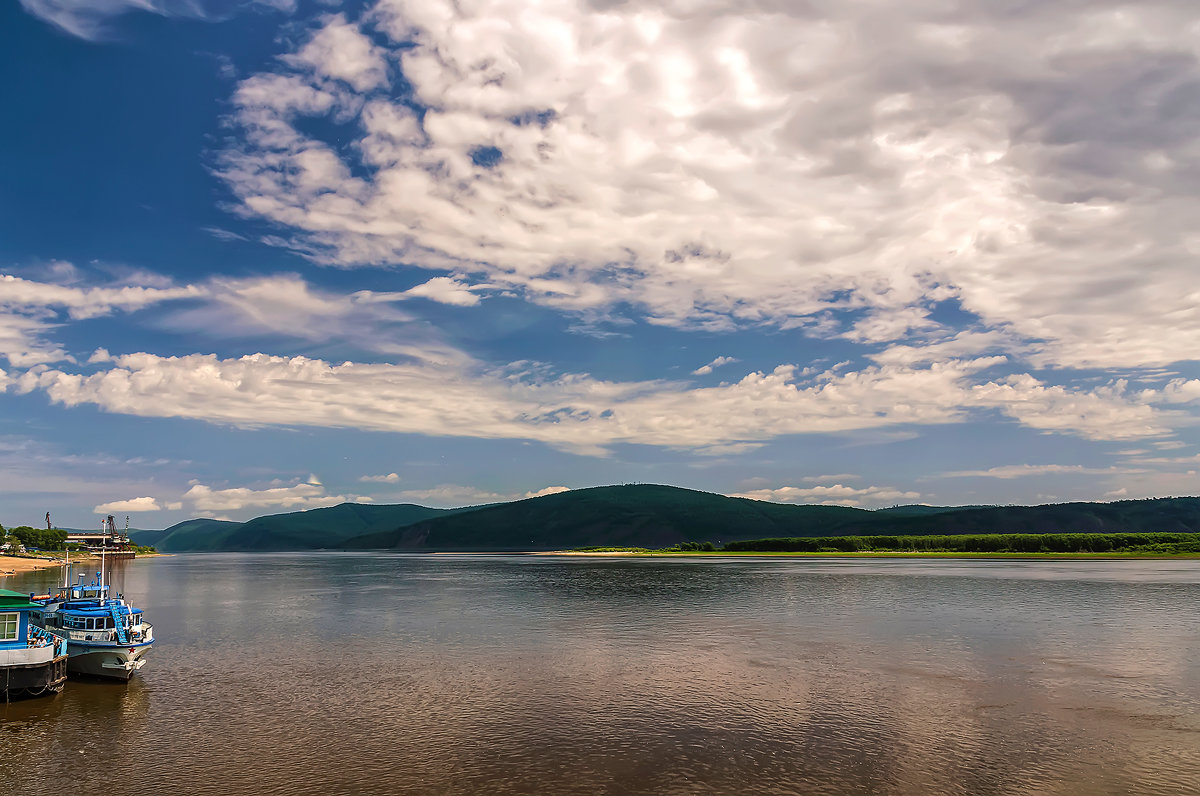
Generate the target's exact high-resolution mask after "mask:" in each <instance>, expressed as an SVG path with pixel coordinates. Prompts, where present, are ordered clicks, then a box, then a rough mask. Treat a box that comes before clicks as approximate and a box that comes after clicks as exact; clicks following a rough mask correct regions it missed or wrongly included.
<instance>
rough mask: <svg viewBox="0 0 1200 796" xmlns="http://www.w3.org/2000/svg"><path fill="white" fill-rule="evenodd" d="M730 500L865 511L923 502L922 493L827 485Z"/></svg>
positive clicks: (759, 492) (747, 494)
mask: <svg viewBox="0 0 1200 796" xmlns="http://www.w3.org/2000/svg"><path fill="white" fill-rule="evenodd" d="M730 497H741V498H750V499H751V500H766V501H770V502H772V503H817V504H821V505H829V506H858V507H864V508H871V507H878V506H885V505H894V504H896V503H911V502H913V501H915V500H920V499H921V493H920V492H909V491H905V490H902V489H896V488H894V487H883V486H866V487H862V488H856V487H850V486H844V485H842V484H829V485H825V486H813V487H798V486H781V487H777V488H775V489H752V490H750V491H748V492H739V493H736V494H731V495H730Z"/></svg>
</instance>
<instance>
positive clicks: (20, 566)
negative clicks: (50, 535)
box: [0, 555, 63, 576]
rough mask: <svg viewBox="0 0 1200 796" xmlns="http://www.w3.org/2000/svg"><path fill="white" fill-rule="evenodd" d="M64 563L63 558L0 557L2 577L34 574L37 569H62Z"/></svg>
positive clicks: (0, 574)
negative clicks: (27, 573) (25, 573)
mask: <svg viewBox="0 0 1200 796" xmlns="http://www.w3.org/2000/svg"><path fill="white" fill-rule="evenodd" d="M62 562H63V560H62V559H61V558H41V557H33V556H3V555H0V576H3V575H17V574H20V573H22V572H33V571H34V570H37V569H50V568H51V567H61V566H62Z"/></svg>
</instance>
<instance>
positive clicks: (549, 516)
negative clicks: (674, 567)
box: [346, 484, 871, 550]
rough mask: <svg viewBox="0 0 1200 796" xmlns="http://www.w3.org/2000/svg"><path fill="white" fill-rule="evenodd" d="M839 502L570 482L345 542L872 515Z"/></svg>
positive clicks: (822, 529) (651, 535)
mask: <svg viewBox="0 0 1200 796" xmlns="http://www.w3.org/2000/svg"><path fill="white" fill-rule="evenodd" d="M870 516H871V512H869V511H866V510H864V509H854V508H846V507H843V506H794V505H789V504H784V503H766V502H764V501H761V500H747V499H745V498H731V497H725V496H723V495H714V494H712V493H709V492H696V491H694V490H691V489H680V488H678V487H673V486H656V485H648V484H637V485H628V486H605V487H593V488H591V489H575V490H572V491H570V492H560V493H558V494H556V495H547V496H545V497H538V498H529V499H528V500H518V501H516V502H514V503H502V504H499V505H495V506H488V507H485V508H480V509H476V510H474V511H470V512H462V513H460V514H455V515H453V516H448V517H437V518H434V519H430V520H424V521H421V522H417V523H414V524H412V525H408V526H406V527H403V528H397V529H393V530H391V531H386V532H383V533H376V534H371V535H368V536H361V537H358V538H356V539H351V540H349V541H347V542H346V547H348V548H365V549H371V548H402V549H431V550H455V549H458V550H470V549H474V550H487V549H490V550H561V549H566V548H572V547H585V546H592V545H612V546H638V547H667V546H670V545H673V544H676V543H678V542H682V541H687V540H693V539H702V540H712V541H714V542H715V541H732V540H734V539H756V538H760V537H762V536H775V535H780V534H785V533H786V534H789V535H796V534H799V535H813V536H822V535H827V534H829V533H834V532H836V531H835V530H834V529H836V528H838V527H840V526H842V525H845V524H849V523H854V522H856V521H861V520H863V519H866V518H869V517H870Z"/></svg>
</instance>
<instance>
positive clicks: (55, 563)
mask: <svg viewBox="0 0 1200 796" xmlns="http://www.w3.org/2000/svg"><path fill="white" fill-rule="evenodd" d="M161 555H165V554H164V553H138V555H137V557H138V558H154V557H157V556H161ZM99 561H100V556H98V555H92V554H91V553H86V554H85V553H71V564H72V565H74V564H80V563H84V562H86V563H89V564H90V563H93V562H95V563H99ZM62 564H63V559H62V555H57V556H9V555H0V578H2V577H4V576H5V575H20V574H22V573H25V572H33V571H35V570H39V569H53V568H54V567H61V566H62Z"/></svg>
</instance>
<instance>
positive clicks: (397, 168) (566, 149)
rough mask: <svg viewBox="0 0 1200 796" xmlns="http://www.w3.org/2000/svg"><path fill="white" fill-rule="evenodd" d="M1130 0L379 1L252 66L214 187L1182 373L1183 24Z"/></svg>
mask: <svg viewBox="0 0 1200 796" xmlns="http://www.w3.org/2000/svg"><path fill="white" fill-rule="evenodd" d="M1123 8H1124V5H1123V4H1120V3H1117V2H1116V0H1097V2H1093V3H1084V4H1061V3H1043V4H1032V5H1029V4H1027V5H1025V6H1023V8H1022V13H1021V14H1011V13H1002V12H1001V11H998V10H997V7H996V6H995V4H994V3H988V2H982V0H979V1H978V2H966V3H960V4H956V5H955V6H954V7H953V8H951V9H949V10H947V7H946V6H945V4H944V3H941V2H939V1H938V0H913V2H910V3H906V4H905V5H904V6H903V7H902V8H901V7H894V8H885V7H881V6H879V5H878V4H877V3H872V2H866V0H847V2H844V3H838V4H825V5H823V6H821V8H820V9H818V10H815V11H814V10H813V9H812V8H810V7H809V6H808V5H805V4H792V5H788V4H782V5H781V4H778V3H765V2H751V3H748V4H728V3H723V2H716V0H698V2H695V3H688V4H677V3H676V4H671V3H668V4H660V5H658V6H654V7H649V6H644V5H639V4H629V3H626V4H615V5H614V4H603V7H601V6H600V5H598V4H595V3H590V2H585V1H584V0H558V1H557V2H553V3H546V4H540V5H538V6H537V7H536V8H530V7H529V5H528V4H527V3H525V2H522V0H479V1H478V2H475V3H471V4H469V5H463V4H461V3H455V2H452V0H383V1H382V2H380V3H379V4H378V5H377V6H376V8H375V9H374V11H373V12H371V13H368V14H367V15H366V16H365V17H364V19H365V20H366V21H365V22H360V23H353V22H348V21H346V20H344V18H343V17H340V16H339V17H334V18H331V21H328V22H327V23H326V24H327V26H326V28H324V29H322V31H321V32H320V33H318V34H317V36H316V37H314V38H313V39H312V40H310V41H308V42H306V43H304V44H302V45H301V48H300V49H299V50H298V52H297V53H296V54H294V55H293V56H291V58H290V62H291V64H292V65H293V66H294V67H295V68H296V69H297V70H298V71H295V72H292V73H289V74H286V75H270V74H263V75H258V76H254V77H251V78H249V79H247V80H246V81H244V82H243V83H242V84H241V86H240V88H239V90H238V92H237V94H236V96H235V98H234V99H235V105H236V110H235V114H234V116H235V121H236V122H237V123H238V124H239V125H240V128H241V131H242V134H243V141H242V142H241V143H240V144H237V145H235V146H233V147H232V148H231V149H230V150H228V151H227V152H226V153H225V157H224V160H223V164H222V166H221V173H222V174H223V176H224V177H225V179H226V180H227V182H228V183H229V185H230V187H231V188H232V189H233V191H234V192H235V194H236V195H237V197H238V199H239V201H240V203H241V208H242V211H243V212H245V213H247V214H250V215H253V216H256V217H260V218H265V219H267V220H269V221H271V222H273V223H276V224H278V225H279V226H280V227H281V228H282V229H283V230H284V232H285V234H283V235H281V236H280V238H279V240H280V241H281V242H284V243H286V244H287V245H290V246H294V247H296V248H298V249H299V250H301V251H305V252H308V253H309V254H310V255H312V256H314V257H316V258H317V259H321V260H324V261H328V262H332V263H335V264H341V265H345V264H356V263H373V264H388V265H391V264H394V263H411V264H413V265H416V266H418V267H425V268H435V269H458V270H461V271H463V272H465V273H472V274H475V273H478V274H482V275H483V276H484V278H486V279H487V280H488V281H489V282H490V283H492V284H495V285H497V286H500V287H508V288H513V289H519V290H521V291H523V293H524V295H526V296H527V297H528V298H530V299H531V300H534V301H538V302H542V303H545V304H547V305H550V306H555V307H561V308H565V309H576V310H578V309H589V308H593V309H594V308H598V307H612V306H620V305H624V304H629V305H633V306H636V307H639V308H640V309H641V311H642V313H643V314H644V316H645V317H646V319H647V320H649V321H650V322H653V323H662V324H672V325H685V326H700V327H708V328H717V329H719V328H730V327H732V326H735V325H738V324H751V325H754V324H763V323H768V324H778V325H781V326H784V327H791V326H800V327H805V328H809V329H810V330H813V331H818V330H819V331H820V333H822V334H830V333H841V334H843V335H845V336H847V337H848V338H849V339H851V340H853V341H856V342H859V343H862V344H878V343H886V342H889V341H905V342H906V343H907V342H909V341H910V338H913V337H916V338H918V339H919V340H921V341H924V342H930V343H932V344H933V345H941V344H943V343H944V342H945V341H946V339H947V338H948V337H949V336H950V335H952V334H953V332H954V331H958V330H949V331H948V330H946V329H945V328H944V327H943V324H945V323H946V321H944V320H939V317H940V316H939V315H938V314H937V313H936V312H935V311H934V308H935V305H937V304H939V303H942V302H951V303H953V304H954V305H955V306H956V307H957V308H959V309H961V310H963V311H964V312H965V313H966V314H967V315H968V316H971V317H974V318H975V319H977V321H978V323H979V325H980V326H982V327H984V328H983V329H982V330H981V332H980V333H981V334H991V335H997V334H999V335H1002V337H1003V339H1000V338H997V339H996V340H995V341H994V342H996V343H998V344H999V343H1003V353H1008V354H1020V355H1021V356H1025V357H1028V358H1029V359H1031V360H1032V361H1033V362H1034V363H1035V364H1036V365H1039V366H1066V367H1103V366H1129V367H1134V368H1137V367H1144V366H1149V365H1166V364H1169V363H1172V362H1174V361H1177V360H1186V359H1192V358H1194V352H1195V351H1196V350H1200V301H1198V300H1197V293H1196V290H1195V279H1194V261H1195V257H1196V256H1197V254H1198V253H1200V237H1198V236H1197V235H1196V233H1195V232H1194V219H1195V217H1196V216H1197V212H1198V211H1200V198H1197V194H1196V192H1195V190H1194V186H1193V185H1192V183H1191V180H1190V177H1189V176H1188V175H1189V174H1190V172H1188V170H1187V169H1186V168H1184V164H1187V163H1190V162H1192V161H1193V160H1194V158H1195V156H1196V151H1195V146H1196V144H1195V136H1194V126H1195V121H1196V120H1195V119H1194V118H1193V114H1191V112H1190V111H1189V110H1187V109H1188V108H1189V107H1190V106H1187V105H1186V103H1183V102H1182V101H1181V100H1180V99H1179V97H1180V96H1182V94H1181V93H1180V92H1186V90H1187V89H1186V87H1187V86H1189V85H1191V84H1192V83H1193V82H1195V81H1196V79H1197V78H1198V77H1200V65H1198V59H1197V57H1196V55H1197V49H1196V45H1195V37H1194V31H1193V30H1192V27H1193V23H1194V14H1193V13H1192V10H1191V8H1190V6H1189V5H1188V4H1187V3H1184V2H1167V0H1160V1H1158V2H1147V3H1143V4H1140V5H1139V7H1138V13H1137V14H1132V15H1131V14H1128V13H1124V12H1123V11H1122V10H1121V9H1123ZM356 24H357V25H358V27H359V28H360V30H364V29H367V28H374V29H373V30H366V31H365V32H368V33H374V32H375V30H382V31H384V33H385V34H387V35H388V36H390V39H391V42H392V47H391V52H390V53H389V54H388V57H390V58H393V59H396V61H397V62H398V64H399V67H400V69H401V71H402V72H403V77H404V79H405V81H406V82H407V84H409V85H411V87H412V91H413V96H414V98H415V100H416V101H417V102H418V103H419V104H421V105H423V106H424V107H425V109H426V110H425V112H424V114H423V115H418V114H416V113H414V112H413V111H412V110H410V109H409V108H408V107H407V106H406V105H405V104H403V103H401V102H393V101H391V100H389V99H384V98H382V97H380V96H378V95H377V94H376V93H374V92H376V88H377V86H378V85H379V82H378V81H379V80H381V79H382V77H381V75H382V72H381V71H380V67H379V64H380V63H381V60H382V58H383V55H381V54H380V53H378V52H377V51H375V50H374V49H373V47H374V45H369V44H367V43H366V40H365V39H363V38H361V36H360V34H358V33H355V32H354V28H355V26H356ZM332 31H336V35H337V36H344V37H345V43H344V45H343V46H341V47H332V46H327V45H326V44H324V42H325V41H326V39H325V37H326V36H327V35H328V37H330V39H332V36H333V35H334V33H332ZM341 59H345V60H344V62H343V61H342V60H341ZM330 77H337V78H339V80H345V81H349V82H348V85H343V84H341V83H334V82H333V81H331V80H329V78H330ZM352 86H357V87H358V89H359V90H360V91H359V93H356V92H355V91H354V90H352V89H351V87H352ZM368 91H369V92H372V93H369V94H363V93H361V92H368ZM1130 109H1135V110H1130ZM313 115H318V116H326V115H328V116H333V117H335V118H337V119H338V120H340V121H342V122H346V123H352V124H354V125H356V126H357V131H356V140H355V141H354V142H353V143H354V144H355V146H354V147H345V146H341V147H335V146H334V143H333V142H332V141H323V140H319V139H317V138H313V137H311V136H310V135H306V134H304V133H301V132H300V125H299V124H298V121H299V120H300V118H301V117H310V116H313ZM342 130H344V126H342V127H339V135H341V134H342ZM350 153H355V154H350ZM481 153H486V154H487V156H486V157H484V156H482V155H481ZM351 159H354V160H358V161H359V162H350V160H351ZM908 348H909V349H912V348H914V346H911V345H909V346H908ZM916 348H919V346H916ZM906 353H907V354H909V355H911V354H912V351H911V350H910V351H908V352H903V351H902V350H900V349H897V350H894V351H892V352H891V355H892V356H893V357H895V356H902V355H905V354H906ZM881 363H882V360H881Z"/></svg>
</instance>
